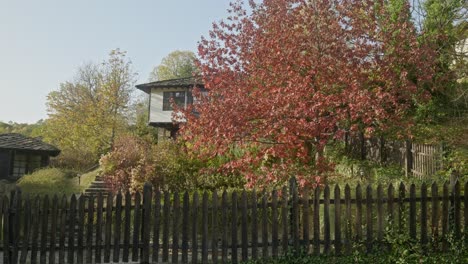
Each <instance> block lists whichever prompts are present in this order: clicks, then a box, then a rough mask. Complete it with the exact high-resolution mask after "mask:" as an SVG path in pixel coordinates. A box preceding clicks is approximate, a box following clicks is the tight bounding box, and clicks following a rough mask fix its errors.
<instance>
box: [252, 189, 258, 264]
mask: <svg viewBox="0 0 468 264" xmlns="http://www.w3.org/2000/svg"><path fill="white" fill-rule="evenodd" d="M257 258H258V225H257V192H256V190H255V189H254V190H253V192H252V259H257Z"/></svg>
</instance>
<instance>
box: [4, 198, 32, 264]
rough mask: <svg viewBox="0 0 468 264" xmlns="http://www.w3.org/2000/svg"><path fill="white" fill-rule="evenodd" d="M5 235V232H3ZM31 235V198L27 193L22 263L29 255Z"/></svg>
mask: <svg viewBox="0 0 468 264" xmlns="http://www.w3.org/2000/svg"><path fill="white" fill-rule="evenodd" d="M3 235H5V234H3ZM30 236H31V199H30V198H29V195H27V197H26V199H25V200H24V219H23V247H22V249H21V257H20V263H26V257H27V256H28V246H29V239H30ZM3 249H4V250H3V254H5V247H4V248H3Z"/></svg>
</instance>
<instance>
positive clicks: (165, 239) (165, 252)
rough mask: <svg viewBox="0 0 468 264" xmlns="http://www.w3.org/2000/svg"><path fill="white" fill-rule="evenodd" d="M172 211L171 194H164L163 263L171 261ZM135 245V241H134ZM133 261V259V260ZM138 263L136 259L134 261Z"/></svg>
mask: <svg viewBox="0 0 468 264" xmlns="http://www.w3.org/2000/svg"><path fill="white" fill-rule="evenodd" d="M170 210H171V197H170V194H169V192H164V205H163V216H162V219H163V230H162V231H163V234H162V235H163V237H162V261H163V262H168V261H169V223H170V222H169V221H170V218H171V216H170V214H171V212H170ZM133 243H134V244H135V241H133ZM132 260H133V258H132ZM134 261H136V259H135V260H134Z"/></svg>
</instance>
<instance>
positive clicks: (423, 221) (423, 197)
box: [421, 183, 428, 251]
mask: <svg viewBox="0 0 468 264" xmlns="http://www.w3.org/2000/svg"><path fill="white" fill-rule="evenodd" d="M427 240H428V239H427V186H426V183H423V184H422V185H421V245H422V248H423V250H424V251H426V244H427Z"/></svg>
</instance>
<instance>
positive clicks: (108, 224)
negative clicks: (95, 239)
mask: <svg viewBox="0 0 468 264" xmlns="http://www.w3.org/2000/svg"><path fill="white" fill-rule="evenodd" d="M112 207H113V195H112V193H109V196H107V201H106V227H105V230H104V232H105V234H104V235H105V236H104V239H105V241H104V262H105V263H109V261H110V253H111V238H112V233H111V231H112Z"/></svg>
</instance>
